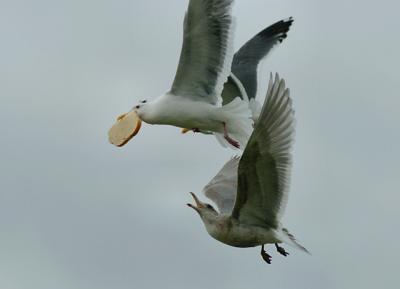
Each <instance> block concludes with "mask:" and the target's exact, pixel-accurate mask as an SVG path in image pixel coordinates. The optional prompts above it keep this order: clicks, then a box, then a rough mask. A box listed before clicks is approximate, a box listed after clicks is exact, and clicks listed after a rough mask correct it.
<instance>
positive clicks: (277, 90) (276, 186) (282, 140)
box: [232, 75, 295, 227]
mask: <svg viewBox="0 0 400 289" xmlns="http://www.w3.org/2000/svg"><path fill="white" fill-rule="evenodd" d="M271 78H272V76H271ZM294 125H295V119H294V111H293V109H292V101H291V99H290V92H289V89H287V88H286V85H285V82H284V81H283V80H281V79H280V78H279V76H278V75H276V77H275V81H274V82H273V84H272V82H271V81H270V83H269V86H268V94H267V97H266V100H265V103H264V106H263V108H262V111H261V115H260V118H259V121H258V123H257V124H256V127H255V129H254V132H253V134H252V136H251V138H250V140H249V142H248V144H247V147H246V149H245V151H244V153H243V156H242V158H241V160H240V163H239V169H238V192H237V196H236V200H235V206H234V209H233V211H232V217H234V218H237V219H239V221H240V222H243V223H247V224H251V225H259V226H265V225H269V226H272V227H277V226H278V224H279V220H280V218H281V216H282V214H283V211H284V209H285V206H286V203H287V198H288V192H289V183H290V171H291V165H292V156H291V152H290V151H291V148H292V144H293V139H294Z"/></svg>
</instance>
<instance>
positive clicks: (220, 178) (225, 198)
mask: <svg viewBox="0 0 400 289" xmlns="http://www.w3.org/2000/svg"><path fill="white" fill-rule="evenodd" d="M238 165H239V157H233V158H232V159H230V160H229V161H228V162H227V163H226V164H225V165H224V166H223V167H222V169H221V170H220V171H219V172H218V174H217V175H216V176H215V177H214V178H213V179H212V180H211V181H210V182H209V183H208V184H207V185H206V186H205V187H204V189H203V192H204V195H205V196H206V197H207V198H209V199H210V200H212V201H213V202H214V203H215V204H216V205H217V207H218V210H219V212H220V213H221V214H230V213H232V209H233V206H234V204H235V198H236V191H237V171H238Z"/></svg>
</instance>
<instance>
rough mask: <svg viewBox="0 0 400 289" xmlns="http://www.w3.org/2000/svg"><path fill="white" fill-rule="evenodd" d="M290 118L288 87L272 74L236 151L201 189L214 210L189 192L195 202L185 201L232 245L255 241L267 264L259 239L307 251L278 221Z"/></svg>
mask: <svg viewBox="0 0 400 289" xmlns="http://www.w3.org/2000/svg"><path fill="white" fill-rule="evenodd" d="M294 123H295V119H294V111H293V109H292V101H291V99H290V96H289V89H287V88H285V82H284V80H281V79H280V78H279V76H278V75H276V77H275V80H274V81H272V79H270V82H269V87H268V91H267V96H266V100H265V102H264V105H263V107H262V110H261V114H260V117H259V120H258V122H257V124H256V126H255V128H254V131H253V133H252V135H251V137H250V140H249V142H248V144H247V146H246V148H245V150H244V152H243V155H242V157H241V158H238V157H234V158H232V159H231V160H229V161H228V162H227V163H226V164H225V166H224V167H223V168H222V169H221V170H220V172H219V173H218V174H217V175H216V176H215V177H214V178H213V179H212V180H211V181H210V182H209V184H207V185H206V187H205V188H204V190H203V191H204V193H205V195H206V196H207V197H208V198H210V199H211V200H212V201H213V202H214V203H215V204H216V205H217V207H218V211H217V210H215V209H214V208H213V207H212V205H210V204H206V203H203V202H201V201H200V200H199V199H198V198H197V196H196V195H195V194H194V193H191V194H192V196H193V198H194V201H195V205H193V204H188V206H189V207H191V208H193V209H194V210H195V211H196V212H197V213H198V214H199V216H200V218H201V220H202V221H203V223H204V225H205V228H206V230H207V232H208V233H209V234H210V235H211V236H212V237H213V238H215V239H217V240H218V241H220V242H222V243H225V244H227V245H230V246H234V247H255V246H261V256H262V258H263V259H264V260H265V261H266V262H267V263H269V264H270V263H271V255H269V254H268V253H267V252H266V251H265V250H264V245H265V244H275V247H276V249H277V251H278V252H279V253H280V254H282V255H284V256H287V255H288V252H286V251H285V249H284V248H283V247H281V246H280V245H279V244H280V243H286V244H288V245H290V246H293V247H296V248H298V249H300V250H303V251H305V252H308V251H307V250H306V249H305V248H304V247H303V246H301V245H300V244H299V243H298V242H297V241H296V239H295V238H294V236H293V235H292V234H290V233H289V231H288V230H287V229H286V228H284V227H283V226H282V224H281V223H280V220H281V218H282V215H283V211H284V209H285V206H286V203H287V198H288V193H289V182H290V170H291V164H292V156H291V152H290V151H291V147H292V143H293V137H294Z"/></svg>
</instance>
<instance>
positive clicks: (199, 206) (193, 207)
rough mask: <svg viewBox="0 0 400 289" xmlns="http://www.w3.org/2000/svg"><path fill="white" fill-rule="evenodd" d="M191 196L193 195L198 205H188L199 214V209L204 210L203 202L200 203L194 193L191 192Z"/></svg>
mask: <svg viewBox="0 0 400 289" xmlns="http://www.w3.org/2000/svg"><path fill="white" fill-rule="evenodd" d="M190 194H191V195H192V197H193V199H194V201H195V203H196V206H194V205H192V204H187V205H188V206H189V207H191V208H192V209H194V210H196V211H197V212H199V209H201V208H204V205H203V203H202V202H200V200H199V199H198V198H197V196H196V195H195V194H194V193H192V192H190Z"/></svg>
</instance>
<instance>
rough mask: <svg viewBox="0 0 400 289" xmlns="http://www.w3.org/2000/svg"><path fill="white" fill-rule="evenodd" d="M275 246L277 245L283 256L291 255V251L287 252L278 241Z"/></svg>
mask: <svg viewBox="0 0 400 289" xmlns="http://www.w3.org/2000/svg"><path fill="white" fill-rule="evenodd" d="M275 247H276V250H277V251H278V252H279V253H280V254H281V255H283V256H285V257H286V256H287V255H289V253H288V252H286V251H285V249H284V248H283V247H280V246H279V245H278V243H275Z"/></svg>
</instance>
